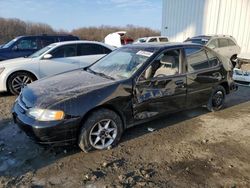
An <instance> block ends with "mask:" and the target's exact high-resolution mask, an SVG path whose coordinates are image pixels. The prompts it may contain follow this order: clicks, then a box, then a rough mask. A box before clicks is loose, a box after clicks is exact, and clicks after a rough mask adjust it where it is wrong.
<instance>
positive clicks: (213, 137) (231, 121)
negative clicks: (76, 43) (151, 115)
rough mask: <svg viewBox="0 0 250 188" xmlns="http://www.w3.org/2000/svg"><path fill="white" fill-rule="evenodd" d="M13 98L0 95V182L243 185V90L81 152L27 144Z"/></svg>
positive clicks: (247, 152) (246, 106)
mask: <svg viewBox="0 0 250 188" xmlns="http://www.w3.org/2000/svg"><path fill="white" fill-rule="evenodd" d="M14 100H15V97H13V96H8V95H7V94H4V95H1V96H0V187H185V188H186V187H250V157H249V156H250V146H249V142H250V102H249V100H250V88H244V87H240V88H239V90H238V91H237V92H235V93H233V94H231V95H229V96H228V98H227V101H226V107H225V108H224V109H223V110H221V111H219V112H216V113H209V112H207V111H206V109H204V108H197V109H193V110H189V111H184V112H180V113H176V114H171V115H169V116H166V117H165V118H163V119H159V120H155V121H152V122H150V123H146V124H143V125H138V126H136V127H134V128H131V129H129V130H127V131H126V132H125V134H124V136H123V137H122V141H121V143H120V144H119V145H118V146H117V147H115V148H112V149H111V150H106V151H94V152H91V153H88V154H86V153H83V152H81V151H80V150H79V149H78V148H77V147H76V146H70V147H69V146H68V147H52V146H50V147H42V146H40V145H37V144H35V143H33V142H32V141H30V140H29V139H28V138H27V137H26V136H25V135H24V134H23V133H22V132H21V131H20V130H19V129H18V128H17V126H16V125H14V124H13V122H12V120H11V115H10V108H11V106H12V103H13V102H14ZM148 128H153V129H154V130H155V131H153V132H150V131H148Z"/></svg>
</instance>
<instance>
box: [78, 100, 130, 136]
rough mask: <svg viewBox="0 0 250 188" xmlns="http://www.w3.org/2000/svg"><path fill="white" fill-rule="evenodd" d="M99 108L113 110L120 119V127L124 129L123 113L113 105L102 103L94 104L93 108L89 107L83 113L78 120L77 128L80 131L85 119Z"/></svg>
mask: <svg viewBox="0 0 250 188" xmlns="http://www.w3.org/2000/svg"><path fill="white" fill-rule="evenodd" d="M100 109H108V110H111V111H113V112H115V113H116V114H117V115H118V116H119V117H120V118H121V120H122V129H123V130H124V129H125V128H126V126H125V122H126V121H125V116H124V115H123V113H122V112H121V111H120V110H118V109H117V108H115V107H114V106H113V105H110V104H103V105H100V106H96V107H95V108H92V109H90V110H89V111H88V112H87V113H85V114H84V116H83V117H82V118H81V122H80V126H79V130H78V132H79V131H80V129H81V127H82V126H83V125H84V122H85V121H86V119H87V118H88V117H89V116H90V115H91V114H92V113H93V112H95V111H97V110H100Z"/></svg>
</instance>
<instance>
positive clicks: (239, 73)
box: [233, 53, 250, 86]
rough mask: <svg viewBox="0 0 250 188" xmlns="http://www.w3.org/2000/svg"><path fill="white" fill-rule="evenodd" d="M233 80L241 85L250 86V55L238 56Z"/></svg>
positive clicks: (242, 54)
mask: <svg viewBox="0 0 250 188" xmlns="http://www.w3.org/2000/svg"><path fill="white" fill-rule="evenodd" d="M233 79H234V81H235V82H236V83H237V84H239V85H244V86H250V53H241V54H239V55H238V56H237V64H236V67H235V68H234V72H233Z"/></svg>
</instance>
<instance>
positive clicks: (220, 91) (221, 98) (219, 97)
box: [207, 85, 226, 112]
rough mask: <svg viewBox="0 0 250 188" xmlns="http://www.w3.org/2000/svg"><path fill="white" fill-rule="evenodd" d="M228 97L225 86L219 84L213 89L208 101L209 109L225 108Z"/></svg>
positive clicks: (212, 110) (213, 110)
mask: <svg viewBox="0 0 250 188" xmlns="http://www.w3.org/2000/svg"><path fill="white" fill-rule="evenodd" d="M225 98H226V91H225V89H224V87H223V86H221V85H218V86H217V87H216V88H214V89H213V91H212V94H211V96H210V98H209V100H208V103H207V109H208V110H209V111H211V112H215V111H219V110H220V109H222V108H223V106H224V103H225Z"/></svg>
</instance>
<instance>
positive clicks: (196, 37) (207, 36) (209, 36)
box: [189, 35, 234, 39]
mask: <svg viewBox="0 0 250 188" xmlns="http://www.w3.org/2000/svg"><path fill="white" fill-rule="evenodd" d="M215 37H216V38H217V37H218V38H220V37H221V38H223V37H226V38H232V39H234V38H233V36H231V35H198V36H194V37H191V38H189V39H202V38H203V39H211V38H215Z"/></svg>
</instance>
